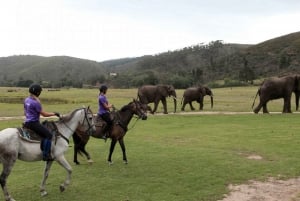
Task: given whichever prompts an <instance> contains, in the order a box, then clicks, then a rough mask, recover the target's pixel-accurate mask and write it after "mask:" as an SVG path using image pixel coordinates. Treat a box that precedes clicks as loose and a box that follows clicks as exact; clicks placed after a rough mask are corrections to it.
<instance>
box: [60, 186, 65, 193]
mask: <svg viewBox="0 0 300 201" xmlns="http://www.w3.org/2000/svg"><path fill="white" fill-rule="evenodd" d="M59 190H60V192H64V191H65V186H64V185H63V184H61V185H60V186H59Z"/></svg>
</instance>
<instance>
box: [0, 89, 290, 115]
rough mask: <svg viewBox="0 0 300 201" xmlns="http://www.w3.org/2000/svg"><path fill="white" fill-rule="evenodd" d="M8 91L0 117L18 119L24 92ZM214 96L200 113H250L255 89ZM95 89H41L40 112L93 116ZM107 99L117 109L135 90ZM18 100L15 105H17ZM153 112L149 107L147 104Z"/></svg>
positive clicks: (277, 108) (273, 107)
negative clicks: (82, 110)
mask: <svg viewBox="0 0 300 201" xmlns="http://www.w3.org/2000/svg"><path fill="white" fill-rule="evenodd" d="M7 90H8V88H6V87H0V93H1V94H2V96H1V98H0V116H20V115H23V105H22V100H23V99H24V98H26V97H27V96H28V89H25V88H17V89H16V92H7ZM212 91H213V93H214V107H213V108H211V107H210V98H209V97H208V96H205V98H204V111H234V112H250V111H252V108H251V106H252V103H253V100H254V97H255V94H256V92H257V87H234V88H217V89H212ZM98 92H99V90H98V89H72V88H71V89H61V90H60V91H48V90H47V89H44V90H43V92H42V94H41V96H40V98H41V100H42V103H43V107H44V110H46V111H57V112H60V113H62V114H64V113H68V112H70V111H72V110H74V109H75V108H78V107H82V106H91V108H92V110H93V112H96V111H97V108H98V105H97V97H98ZM176 93H177V98H178V100H177V112H180V108H181V105H180V104H181V99H182V94H183V90H182V89H178V90H176ZM107 95H108V98H109V101H110V102H111V103H113V104H114V105H115V106H116V108H121V107H122V106H123V105H125V104H127V103H129V102H130V101H131V100H132V99H133V98H136V97H137V89H109V91H108V94H107ZM18 100H19V102H18ZM258 102H259V101H258V98H257V100H256V104H255V105H257V104H258ZM193 105H194V107H195V108H196V109H197V110H198V109H199V104H198V103H196V102H194V103H193ZM150 106H151V107H152V108H153V104H150ZM167 106H168V111H169V112H173V111H174V104H173V99H172V98H167ZM282 106H283V100H282V99H280V100H275V101H271V102H269V104H268V109H269V111H270V112H281V111H282ZM292 110H295V101H294V96H293V99H292ZM185 111H187V112H189V111H191V110H190V107H189V105H186V107H185ZM157 112H163V107H162V104H161V103H159V106H158V110H157Z"/></svg>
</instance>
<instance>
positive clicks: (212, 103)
mask: <svg viewBox="0 0 300 201" xmlns="http://www.w3.org/2000/svg"><path fill="white" fill-rule="evenodd" d="M210 106H211V108H213V107H214V97H213V96H212V95H211V96H210Z"/></svg>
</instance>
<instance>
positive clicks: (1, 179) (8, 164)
mask: <svg viewBox="0 0 300 201" xmlns="http://www.w3.org/2000/svg"><path fill="white" fill-rule="evenodd" d="M15 162H16V159H12V160H10V161H2V163H3V170H2V173H1V176H0V184H1V187H2V190H3V193H4V197H5V201H15V200H14V199H13V198H12V197H11V196H10V194H9V192H8V190H7V187H6V180H7V177H8V176H9V174H10V172H11V170H12V168H13V166H14V163H15Z"/></svg>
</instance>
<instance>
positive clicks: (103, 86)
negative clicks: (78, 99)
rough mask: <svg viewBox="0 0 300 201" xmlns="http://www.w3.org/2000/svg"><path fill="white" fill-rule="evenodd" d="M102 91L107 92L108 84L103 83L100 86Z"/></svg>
mask: <svg viewBox="0 0 300 201" xmlns="http://www.w3.org/2000/svg"><path fill="white" fill-rule="evenodd" d="M99 90H100V92H102V93H105V92H106V91H107V86H106V85H102V86H101V87H100V88H99Z"/></svg>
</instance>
